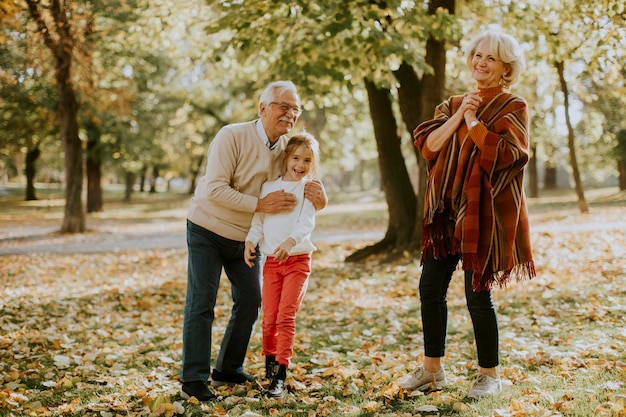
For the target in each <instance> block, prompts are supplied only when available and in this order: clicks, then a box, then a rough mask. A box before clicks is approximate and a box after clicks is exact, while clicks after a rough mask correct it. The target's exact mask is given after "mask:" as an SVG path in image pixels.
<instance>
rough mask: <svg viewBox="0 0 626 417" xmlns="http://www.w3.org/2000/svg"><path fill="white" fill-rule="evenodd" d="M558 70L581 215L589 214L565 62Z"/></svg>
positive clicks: (556, 65) (558, 63) (557, 63)
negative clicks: (572, 118)
mask: <svg viewBox="0 0 626 417" xmlns="http://www.w3.org/2000/svg"><path fill="white" fill-rule="evenodd" d="M554 65H555V67H556V70H557V72H558V74H559V80H560V82H561V91H563V104H564V106H565V124H566V125H567V145H568V147H569V157H570V163H571V164H572V175H573V177H574V186H575V188H576V195H577V196H578V208H579V209H580V212H581V213H589V206H588V205H587V201H586V200H585V192H584V190H583V183H582V181H581V179H580V171H579V169H578V161H577V159H576V149H575V146H574V128H573V127H572V121H571V120H570V117H569V92H568V88H567V81H566V80H565V75H564V64H563V61H559V62H555V63H554Z"/></svg>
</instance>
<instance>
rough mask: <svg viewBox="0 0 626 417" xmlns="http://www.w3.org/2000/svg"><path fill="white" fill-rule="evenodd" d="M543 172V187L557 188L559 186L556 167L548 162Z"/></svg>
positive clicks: (548, 188) (547, 188)
mask: <svg viewBox="0 0 626 417" xmlns="http://www.w3.org/2000/svg"><path fill="white" fill-rule="evenodd" d="M543 172H544V173H543V188H544V189H546V190H555V189H556V187H557V181H556V167H553V166H551V165H548V164H547V163H546V166H545V168H544V170H543Z"/></svg>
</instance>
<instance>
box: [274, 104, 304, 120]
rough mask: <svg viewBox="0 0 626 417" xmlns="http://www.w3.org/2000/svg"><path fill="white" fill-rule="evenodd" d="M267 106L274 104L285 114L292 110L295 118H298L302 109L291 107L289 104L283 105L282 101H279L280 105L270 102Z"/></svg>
mask: <svg viewBox="0 0 626 417" xmlns="http://www.w3.org/2000/svg"><path fill="white" fill-rule="evenodd" d="M269 104H270V105H271V104H276V105H277V106H278V108H279V109H280V110H281V111H282V112H283V113H287V112H289V110H293V112H294V113H295V115H296V117H299V116H300V115H301V114H302V109H301V108H300V107H295V106H292V105H291V104H289V103H285V102H284V101H281V102H280V103H279V102H276V101H271V102H270V103H269Z"/></svg>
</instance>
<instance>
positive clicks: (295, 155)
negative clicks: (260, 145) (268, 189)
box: [283, 146, 313, 181]
mask: <svg viewBox="0 0 626 417" xmlns="http://www.w3.org/2000/svg"><path fill="white" fill-rule="evenodd" d="M285 165H286V167H287V171H286V172H285V175H284V176H283V179H284V180H285V181H300V180H301V179H303V178H304V177H306V176H307V175H309V172H311V168H312V167H313V151H311V149H309V148H307V147H306V146H298V147H297V148H296V149H294V150H293V152H291V153H290V154H289V155H287V160H286V161H285Z"/></svg>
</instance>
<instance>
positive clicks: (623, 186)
mask: <svg viewBox="0 0 626 417" xmlns="http://www.w3.org/2000/svg"><path fill="white" fill-rule="evenodd" d="M617 171H618V175H619V190H620V191H624V190H626V161H618V162H617Z"/></svg>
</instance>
